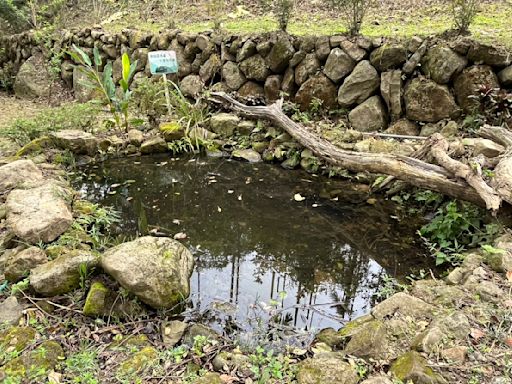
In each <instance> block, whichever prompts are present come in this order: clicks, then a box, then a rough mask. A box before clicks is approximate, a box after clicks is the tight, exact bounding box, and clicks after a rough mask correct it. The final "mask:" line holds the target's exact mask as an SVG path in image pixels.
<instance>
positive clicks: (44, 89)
mask: <svg viewBox="0 0 512 384" xmlns="http://www.w3.org/2000/svg"><path fill="white" fill-rule="evenodd" d="M51 84H52V79H51V77H50V75H49V72H48V71H47V70H46V61H45V60H44V58H43V57H42V56H41V55H36V56H32V57H31V58H29V59H28V60H27V61H25V62H24V63H23V64H22V65H21V67H20V69H19V71H18V74H17V75H16V80H15V81H14V92H15V93H16V96H18V97H21V98H29V99H33V98H38V97H48V96H49V95H50V86H51Z"/></svg>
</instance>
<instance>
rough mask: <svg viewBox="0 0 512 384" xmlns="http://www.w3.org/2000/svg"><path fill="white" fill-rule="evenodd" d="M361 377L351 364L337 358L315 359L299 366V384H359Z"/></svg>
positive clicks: (307, 360)
mask: <svg viewBox="0 0 512 384" xmlns="http://www.w3.org/2000/svg"><path fill="white" fill-rule="evenodd" d="M358 381H359V376H358V375H357V373H356V370H355V368H354V367H353V366H351V365H350V364H349V363H346V362H344V361H343V360H341V359H339V358H335V357H331V356H329V355H328V357H325V358H314V359H306V360H304V361H302V362H301V363H300V364H299V366H298V372H297V383H298V384H319V383H343V384H357V382H358Z"/></svg>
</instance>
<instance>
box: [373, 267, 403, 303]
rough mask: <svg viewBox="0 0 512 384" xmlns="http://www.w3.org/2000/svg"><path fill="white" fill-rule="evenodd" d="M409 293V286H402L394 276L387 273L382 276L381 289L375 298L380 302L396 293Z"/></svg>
mask: <svg viewBox="0 0 512 384" xmlns="http://www.w3.org/2000/svg"><path fill="white" fill-rule="evenodd" d="M398 292H407V285H406V284H401V283H399V282H398V280H397V279H395V278H394V277H393V276H390V275H388V274H387V273H385V274H384V275H382V281H381V283H380V289H379V290H378V291H377V292H376V293H375V295H374V296H375V298H376V299H377V300H379V301H381V300H385V299H387V298H389V297H391V296H393V295H394V294H395V293H398Z"/></svg>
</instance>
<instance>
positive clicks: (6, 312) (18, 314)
mask: <svg viewBox="0 0 512 384" xmlns="http://www.w3.org/2000/svg"><path fill="white" fill-rule="evenodd" d="M22 317H23V306H22V305H20V304H18V299H16V296H9V297H8V298H6V299H5V300H4V301H3V302H2V303H0V325H5V324H8V325H16V324H18V323H19V321H20V320H21V318H22Z"/></svg>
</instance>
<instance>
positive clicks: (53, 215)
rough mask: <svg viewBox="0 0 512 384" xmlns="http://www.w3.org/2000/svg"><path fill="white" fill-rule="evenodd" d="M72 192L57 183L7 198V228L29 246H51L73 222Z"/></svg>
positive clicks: (47, 184) (19, 192)
mask: <svg viewBox="0 0 512 384" xmlns="http://www.w3.org/2000/svg"><path fill="white" fill-rule="evenodd" d="M68 199H69V192H68V191H67V190H66V189H64V188H62V187H60V186H58V185H57V184H56V183H54V182H48V183H46V184H43V185H42V186H40V187H37V188H32V189H28V190H21V189H17V190H14V191H12V192H11V193H10V194H9V196H7V201H6V208H7V227H8V228H9V229H10V230H11V231H12V232H13V233H14V234H16V236H18V237H19V238H20V239H22V240H23V241H26V242H27V243H30V244H37V243H39V242H43V243H50V242H52V241H53V240H55V239H57V238H58V237H59V236H60V235H61V234H63V233H64V232H65V231H66V230H67V229H68V228H69V227H70V226H71V223H72V222H73V215H72V213H71V209H70V207H69V204H68Z"/></svg>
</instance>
